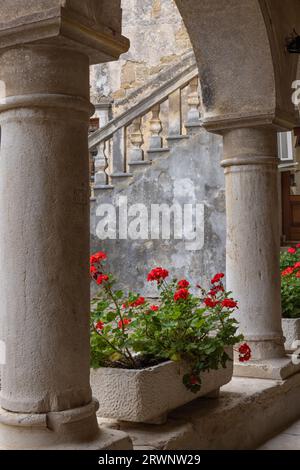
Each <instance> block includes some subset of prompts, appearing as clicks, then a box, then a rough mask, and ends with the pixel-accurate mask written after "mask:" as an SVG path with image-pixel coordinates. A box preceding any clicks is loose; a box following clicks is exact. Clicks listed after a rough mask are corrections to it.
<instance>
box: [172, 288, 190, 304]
mask: <svg viewBox="0 0 300 470" xmlns="http://www.w3.org/2000/svg"><path fill="white" fill-rule="evenodd" d="M189 295H190V293H189V291H188V290H187V289H179V290H178V291H176V292H175V294H174V300H175V302H178V301H179V300H187V299H188V298H189Z"/></svg>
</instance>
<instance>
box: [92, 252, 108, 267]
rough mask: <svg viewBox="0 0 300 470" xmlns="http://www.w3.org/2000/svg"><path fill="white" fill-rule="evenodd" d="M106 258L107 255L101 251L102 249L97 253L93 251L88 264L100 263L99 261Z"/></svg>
mask: <svg viewBox="0 0 300 470" xmlns="http://www.w3.org/2000/svg"><path fill="white" fill-rule="evenodd" d="M106 259H107V255H106V254H105V253H103V251H99V252H98V253H94V254H93V255H92V256H91V257H90V264H97V263H101V261H104V260H106Z"/></svg>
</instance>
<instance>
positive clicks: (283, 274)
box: [281, 266, 294, 277]
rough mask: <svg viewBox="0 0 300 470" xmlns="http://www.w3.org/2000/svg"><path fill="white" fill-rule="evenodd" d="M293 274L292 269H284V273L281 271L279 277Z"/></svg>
mask: <svg viewBox="0 0 300 470" xmlns="http://www.w3.org/2000/svg"><path fill="white" fill-rule="evenodd" d="M293 272H294V268H292V267H291V266H290V267H288V268H286V269H285V270H284V271H282V273H281V276H282V277H285V276H289V275H290V274H293Z"/></svg>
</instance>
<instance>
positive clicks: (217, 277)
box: [211, 273, 224, 284]
mask: <svg viewBox="0 0 300 470" xmlns="http://www.w3.org/2000/svg"><path fill="white" fill-rule="evenodd" d="M223 277H224V274H223V273H218V274H216V275H215V276H214V277H213V278H212V280H211V283H212V284H216V283H217V282H220V281H221V279H223Z"/></svg>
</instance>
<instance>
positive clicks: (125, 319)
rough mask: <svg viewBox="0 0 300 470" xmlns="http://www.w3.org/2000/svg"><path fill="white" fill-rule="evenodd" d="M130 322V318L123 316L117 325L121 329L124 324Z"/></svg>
mask: <svg viewBox="0 0 300 470" xmlns="http://www.w3.org/2000/svg"><path fill="white" fill-rule="evenodd" d="M130 323H131V319H130V318H123V321H122V320H120V321H119V323H118V327H119V328H120V330H122V329H123V327H124V328H125V326H127V325H129V324H130Z"/></svg>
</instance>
